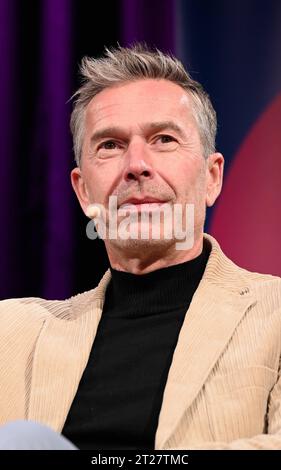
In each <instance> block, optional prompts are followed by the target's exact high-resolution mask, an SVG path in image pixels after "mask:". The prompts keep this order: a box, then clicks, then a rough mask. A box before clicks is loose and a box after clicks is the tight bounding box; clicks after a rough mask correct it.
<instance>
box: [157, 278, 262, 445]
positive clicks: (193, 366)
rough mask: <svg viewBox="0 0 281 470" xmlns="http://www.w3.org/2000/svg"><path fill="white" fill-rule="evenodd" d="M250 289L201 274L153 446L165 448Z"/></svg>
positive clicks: (248, 300) (246, 303) (236, 320)
mask: <svg viewBox="0 0 281 470" xmlns="http://www.w3.org/2000/svg"><path fill="white" fill-rule="evenodd" d="M253 302H254V299H253V298H252V296H251V294H250V293H249V290H248V289H247V288H246V289H244V290H241V289H240V291H236V292H231V291H227V290H226V289H223V288H222V287H220V286H215V285H214V284H211V283H210V282H209V281H208V280H205V279H204V277H203V279H202V281H201V283H200V284H199V286H198V289H197V291H196V293H195V294H194V297H193V300H192V302H191V305H190V307H189V309H188V312H187V314H186V317H185V321H184V323H183V326H182V328H181V331H180V335H179V339H178V343H177V346H176V348H175V352H174V356H173V361H172V364H171V367H170V371H169V375H168V380H167V384H166V388H165V391H164V396H163V402H162V408H161V412H160V416H159V422H158V429H157V433H156V439H155V448H156V449H161V448H165V446H166V443H167V441H168V440H169V438H170V437H171V436H172V435H173V433H174V432H175V430H176V428H177V425H178V423H179V422H180V420H181V418H182V416H183V415H184V413H185V412H186V410H187V409H188V408H189V407H190V405H191V404H192V402H193V400H194V399H195V398H196V396H197V395H198V393H199V391H200V390H201V388H202V387H203V385H204V382H205V381H206V379H207V377H208V375H209V373H210V371H211V369H212V368H213V367H214V365H215V363H216V361H217V360H218V358H219V356H220V355H221V353H222V352H223V350H224V349H225V347H226V345H227V343H228V342H229V340H230V338H231V336H232V335H233V332H234V330H235V328H236V326H237V324H238V323H239V321H240V319H241V318H242V316H243V315H244V314H245V312H246V311H247V309H248V308H249V307H250V306H251V305H252V304H253Z"/></svg>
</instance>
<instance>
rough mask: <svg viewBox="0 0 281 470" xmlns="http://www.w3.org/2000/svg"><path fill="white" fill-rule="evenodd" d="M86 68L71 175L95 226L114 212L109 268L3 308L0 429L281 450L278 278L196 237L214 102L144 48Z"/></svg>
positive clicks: (132, 444) (83, 443) (84, 445)
mask: <svg viewBox="0 0 281 470" xmlns="http://www.w3.org/2000/svg"><path fill="white" fill-rule="evenodd" d="M82 73H83V76H84V78H85V82H84V84H83V85H82V87H81V88H80V89H79V90H78V92H77V93H76V98H77V100H76V103H75V106H74V110H73V114H72V120H71V127H72V132H73V138H74V150H75V157H76V162H77V167H76V168H75V169H74V170H73V171H72V175H71V178H72V184H73V188H74V190H75V192H76V194H77V197H78V199H79V201H80V204H81V206H82V209H83V210H84V212H85V213H86V214H88V213H89V208H91V207H93V205H94V206H95V207H98V208H99V211H98V212H97V213H96V214H97V215H98V216H99V220H98V222H97V229H98V226H99V228H100V231H101V227H102V224H103V229H104V228H105V229H109V228H110V224H111V222H112V218H113V216H114V217H115V232H114V230H113V231H112V230H111V231H110V230H106V232H107V234H106V236H104V243H105V246H106V250H107V253H108V257H109V261H110V270H108V272H106V273H105V275H104V277H103V278H102V280H101V281H100V283H99V285H98V286H97V287H96V288H95V289H93V290H91V291H89V292H85V293H84V294H80V295H78V296H75V297H72V298H70V299H67V300H65V301H47V300H43V299H37V298H30V299H16V300H15V299H11V300H7V301H3V302H2V303H1V307H0V309H1V332H2V341H1V345H0V348H1V354H0V358H1V359H0V361H1V404H2V409H1V422H2V423H3V424H4V423H7V422H9V421H13V420H16V419H27V420H33V421H37V422H39V423H42V424H45V425H48V426H50V427H51V428H53V429H54V430H56V431H58V432H60V433H62V434H63V435H64V436H66V437H67V438H68V439H70V440H71V441H72V442H73V443H74V444H75V445H76V446H77V447H78V448H80V449H107V448H109V449H140V448H146V449H149V448H150V449H152V448H155V449H159V450H160V449H188V448H191V449H192V448H207V449H281V406H280V405H281V381H280V379H279V373H280V370H279V360H280V348H281V340H280V334H281V282H280V279H279V278H277V277H273V276H269V275H261V274H256V273H250V272H248V271H246V270H244V269H241V268H239V267H237V266H236V265H235V264H233V263H232V262H231V261H230V260H229V259H228V258H227V257H226V256H225V255H224V254H223V253H222V251H221V249H220V247H219V245H218V243H217V242H216V240H215V239H214V238H212V237H211V236H209V235H207V234H204V233H203V227H204V220H205V211H206V207H207V206H211V205H212V204H214V202H215V200H216V198H217V197H218V195H219V193H220V191H221V186H222V175H223V156H222V155H221V154H220V153H217V152H216V151H215V133H216V116H215V112H214V110H213V108H212V105H211V103H210V100H209V98H208V96H207V94H206V93H205V92H204V90H203V89H202V87H201V86H200V85H199V84H198V83H197V82H195V81H194V80H192V79H191V77H190V76H189V75H188V73H187V72H186V71H185V70H184V68H183V66H182V64H181V63H180V62H179V61H177V60H176V59H175V58H172V57H170V56H168V55H164V54H162V53H161V52H159V51H150V50H148V49H146V48H145V47H143V46H140V45H137V46H135V47H132V48H118V49H115V50H111V51H109V50H107V52H106V55H105V57H103V58H101V59H85V60H84V61H83V65H82ZM234 197H235V195H234ZM111 198H113V203H114V202H115V203H116V206H115V212H114V210H111V206H110V204H111V202H110V199H111ZM179 207H181V208H182V209H183V211H182V212H181V213H180V212H176V210H175V209H176V208H179ZM186 208H192V209H193V212H192V211H189V212H188V211H185V209H186ZM241 210H243V208H241ZM178 213H180V216H178ZM187 214H188V215H189V217H187ZM126 216H127V220H126ZM157 216H159V217H158V219H157ZM128 218H129V219H128ZM124 221H125V222H126V224H125V225H124ZM167 221H168V223H167ZM122 224H123V225H122ZM179 226H181V228H183V229H182V232H183V233H185V234H186V240H185V243H186V244H184V242H182V237H181V236H177V234H178V233H179V230H178V229H179ZM124 227H125V228H126V229H125V228H124ZM167 227H168V228H169V227H170V228H171V227H172V228H173V230H172V232H169V234H168V235H169V236H167ZM121 228H122V230H121ZM156 229H157V230H158V232H157V230H156ZM103 233H104V231H103ZM155 233H157V236H155ZM108 234H109V235H108ZM113 234H114V236H113ZM128 234H129V236H128ZM110 235H112V236H110ZM253 236H254V234H253ZM179 239H180V240H181V242H180V243H179ZM238 243H239V240H238Z"/></svg>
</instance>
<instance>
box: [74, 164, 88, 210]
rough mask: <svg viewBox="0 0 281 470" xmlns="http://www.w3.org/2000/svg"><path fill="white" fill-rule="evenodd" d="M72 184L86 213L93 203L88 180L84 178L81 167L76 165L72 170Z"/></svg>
mask: <svg viewBox="0 0 281 470" xmlns="http://www.w3.org/2000/svg"><path fill="white" fill-rule="evenodd" d="M71 184H72V187H73V189H74V191H75V194H76V196H77V198H78V201H79V202H80V206H81V207H82V209H83V212H84V214H86V211H87V208H88V206H89V204H90V203H91V201H90V197H89V193H88V189H87V185H86V182H85V181H84V179H83V176H82V172H81V170H80V168H78V167H76V168H74V169H73V170H72V171H71Z"/></svg>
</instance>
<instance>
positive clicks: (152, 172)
mask: <svg viewBox="0 0 281 470" xmlns="http://www.w3.org/2000/svg"><path fill="white" fill-rule="evenodd" d="M214 155H220V154H214ZM211 158H213V161H214V162H215V165H217V160H216V158H215V157H212V156H211ZM221 158H222V157H221ZM208 162H209V160H207V161H206V160H205V159H204V157H203V148H202V145H201V141H200V136H199V132H198V127H197V124H196V121H195V119H194V116H193V111H192V101H191V98H190V96H189V95H188V94H187V93H186V92H185V91H184V90H183V89H182V88H181V87H180V86H178V85H176V84H174V83H172V82H169V81H167V80H150V79H149V80H139V81H135V82H130V83H127V84H122V85H118V86H116V87H114V88H109V89H106V90H104V91H102V92H101V93H99V94H98V95H96V96H95V97H94V98H93V99H92V100H91V102H90V103H89V105H88V107H87V109H86V115H85V134H84V140H83V149H82V159H81V168H80V169H78V168H76V169H75V170H73V172H72V183H73V186H74V189H75V191H76V193H77V196H78V198H79V200H80V203H81V206H82V208H83V210H84V211H86V209H87V206H88V205H89V204H92V203H99V204H102V205H103V206H104V207H106V208H108V203H109V197H110V196H112V195H114V196H116V197H117V206H118V207H120V206H122V205H123V204H124V203H125V202H127V201H128V200H130V199H132V201H133V202H137V201H134V199H136V200H144V199H148V200H149V199H154V200H156V201H160V202H166V203H168V204H170V205H171V206H173V205H174V204H175V203H177V204H181V205H182V207H185V206H186V204H194V209H195V238H196V236H199V235H200V233H202V231H203V225H204V219H205V209H206V204H208V205H211V204H212V203H213V202H214V200H215V197H216V196H217V194H218V192H219V190H220V188H218V191H217V194H215V195H214V197H213V198H212V195H211V196H210V192H212V187H213V186H214V185H215V186H217V187H218V186H219V185H220V183H221V182H220V181H218V171H217V172H216V177H215V179H214V175H213V174H212V171H213V170H212V169H211V170H210V165H209V163H208ZM211 163H213V162H211ZM221 165H222V162H220V163H219V166H221ZM217 166H218V165H217ZM217 170H218V168H217ZM215 180H216V181H215ZM129 202H130V201H129ZM137 207H138V210H139V209H140V208H141V207H142V206H141V204H140V205H138V206H137ZM151 207H152V206H151ZM153 207H154V206H153ZM156 207H157V206H156ZM119 220H120V218H119ZM158 242H159V241H158ZM106 243H107V244H108V243H109V244H110V243H111V242H108V241H107V242H106ZM113 243H119V242H118V241H114V242H113ZM120 243H121V242H120ZM169 243H171V240H170V241H169ZM123 245H124V246H125V245H126V246H129V242H128V241H126V243H125V242H124V241H123ZM119 246H120V245H119Z"/></svg>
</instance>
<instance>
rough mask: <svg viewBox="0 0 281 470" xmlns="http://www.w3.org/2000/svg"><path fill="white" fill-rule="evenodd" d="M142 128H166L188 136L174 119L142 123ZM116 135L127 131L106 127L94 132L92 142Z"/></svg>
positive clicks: (115, 127)
mask: <svg viewBox="0 0 281 470" xmlns="http://www.w3.org/2000/svg"><path fill="white" fill-rule="evenodd" d="M141 128H142V129H143V131H144V132H151V131H153V132H160V131H164V130H172V131H174V132H176V133H177V134H179V135H180V137H182V138H184V137H186V135H185V132H184V130H183V129H182V128H181V127H180V126H179V125H178V124H176V123H175V122H173V121H159V122H150V123H147V124H143V125H141ZM114 136H118V137H120V136H123V137H125V136H126V131H125V130H124V129H122V128H121V127H118V126H112V127H106V128H105V129H100V130H98V131H96V132H94V133H93V135H92V136H91V142H92V143H93V142H97V141H99V140H100V139H104V138H105V137H114Z"/></svg>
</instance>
